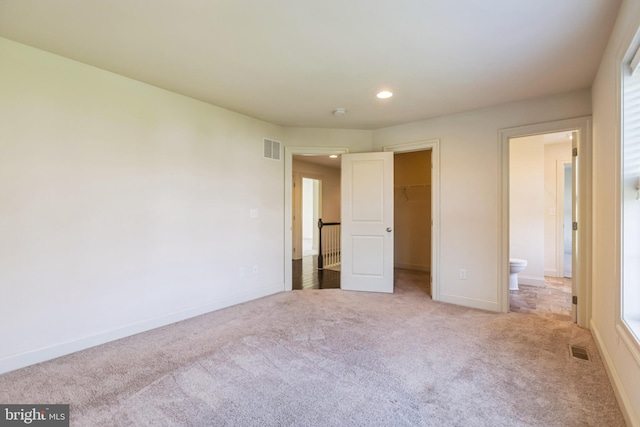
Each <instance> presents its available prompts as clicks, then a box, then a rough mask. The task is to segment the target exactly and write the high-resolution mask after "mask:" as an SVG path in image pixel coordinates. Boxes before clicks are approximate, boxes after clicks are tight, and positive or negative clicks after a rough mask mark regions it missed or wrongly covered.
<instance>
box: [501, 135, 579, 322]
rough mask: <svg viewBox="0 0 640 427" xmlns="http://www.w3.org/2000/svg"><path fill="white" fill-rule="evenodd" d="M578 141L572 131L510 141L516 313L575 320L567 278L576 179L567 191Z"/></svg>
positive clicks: (512, 284)
mask: <svg viewBox="0 0 640 427" xmlns="http://www.w3.org/2000/svg"><path fill="white" fill-rule="evenodd" d="M572 139H573V132H572V131H566V132H554V133H545V134H539V135H530V136H524V137H516V138H511V139H510V140H509V202H510V205H509V224H510V225H509V248H510V251H509V258H510V261H511V263H510V265H511V268H512V270H511V272H510V273H511V275H512V277H511V278H510V279H511V281H510V284H509V297H510V304H509V310H510V311H516V312H528V313H538V314H542V315H548V316H553V317H554V318H557V319H562V320H572V315H571V314H572V308H573V307H572V295H573V289H572V281H571V278H570V276H569V277H565V266H566V265H567V263H565V261H566V257H565V251H568V255H569V257H570V256H571V253H572V241H573V237H572V232H571V222H572V207H573V192H572V187H571V182H572V179H571V175H569V177H568V182H569V188H568V192H567V191H565V190H566V186H565V184H566V181H567V180H566V178H567V177H566V174H565V165H566V164H567V163H568V165H569V172H571V154H572ZM567 214H568V217H569V224H568V227H569V228H568V230H566V226H565V220H566V216H567ZM565 231H566V233H565ZM516 260H517V261H516ZM514 262H517V265H518V266H519V267H518V268H517V269H516V268H514V264H513V263H514ZM568 265H571V261H569V263H568ZM514 270H517V271H514Z"/></svg>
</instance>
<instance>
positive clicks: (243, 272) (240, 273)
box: [238, 267, 245, 277]
mask: <svg viewBox="0 0 640 427" xmlns="http://www.w3.org/2000/svg"><path fill="white" fill-rule="evenodd" d="M238 275H239V276H240V277H244V275H245V271H244V267H240V270H238Z"/></svg>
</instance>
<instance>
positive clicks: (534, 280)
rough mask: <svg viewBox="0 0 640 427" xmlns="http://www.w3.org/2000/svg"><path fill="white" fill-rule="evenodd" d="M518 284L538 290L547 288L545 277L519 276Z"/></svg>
mask: <svg viewBox="0 0 640 427" xmlns="http://www.w3.org/2000/svg"><path fill="white" fill-rule="evenodd" d="M518 283H519V284H521V285H528V286H535V287H537V288H544V287H545V286H546V283H545V281H544V277H536V276H523V275H522V274H518Z"/></svg>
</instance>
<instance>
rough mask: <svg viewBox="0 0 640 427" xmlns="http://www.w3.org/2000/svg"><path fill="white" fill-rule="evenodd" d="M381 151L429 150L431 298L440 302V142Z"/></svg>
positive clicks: (435, 140) (385, 148)
mask: <svg viewBox="0 0 640 427" xmlns="http://www.w3.org/2000/svg"><path fill="white" fill-rule="evenodd" d="M382 150H383V151H393V152H395V153H408V152H411V151H423V150H431V220H432V225H431V281H432V283H431V298H432V299H433V300H434V301H442V300H441V295H440V140H439V139H428V140H420V141H412V142H406V143H402V144H394V145H386V146H384V147H382Z"/></svg>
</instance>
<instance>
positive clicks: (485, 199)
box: [373, 90, 591, 311]
mask: <svg viewBox="0 0 640 427" xmlns="http://www.w3.org/2000/svg"><path fill="white" fill-rule="evenodd" d="M590 114H591V95H590V91H589V90H580V91H576V92H571V93H567V94H562V95H557V96H550V97H545V98H537V99H532V100H525V101H519V102H514V103H510V104H504V105H499V106H495V107H490V108H484V109H480V110H475V111H470V112H466V113H460V114H454V115H450V116H446V117H440V118H436V119H432V120H424V121H420V122H415V123H409V124H406V125H402V126H394V127H389V128H384V129H379V130H376V131H374V132H373V142H374V144H373V145H374V149H376V150H380V149H381V148H382V147H383V146H386V145H393V144H399V143H404V142H411V141H420V140H427V139H436V138H438V139H440V192H441V203H440V218H441V227H440V241H441V245H440V266H439V271H440V287H441V288H440V289H441V299H442V300H443V301H446V302H451V303H456V304H462V305H467V306H471V307H478V308H484V309H488V310H496V311H497V310H499V307H498V292H499V289H498V288H499V283H498V282H499V279H498V243H499V224H498V217H499V212H498V210H499V208H498V206H499V204H498V202H499V194H498V187H499V186H498V184H499V183H498V178H499V167H500V159H499V156H498V147H499V141H498V131H499V130H500V129H503V128H509V127H516V126H522V125H527V124H534V123H541V122H548V121H554V120H561V119H566V118H572V117H581V116H587V115H590ZM435 268H438V267H435ZM461 268H465V269H466V270H467V280H462V279H459V276H458V271H459V269H461Z"/></svg>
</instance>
